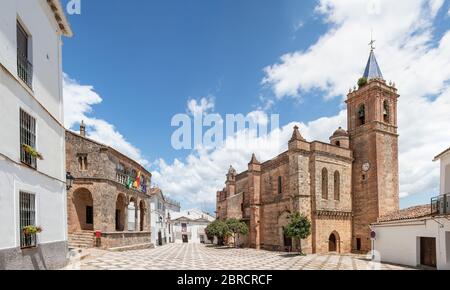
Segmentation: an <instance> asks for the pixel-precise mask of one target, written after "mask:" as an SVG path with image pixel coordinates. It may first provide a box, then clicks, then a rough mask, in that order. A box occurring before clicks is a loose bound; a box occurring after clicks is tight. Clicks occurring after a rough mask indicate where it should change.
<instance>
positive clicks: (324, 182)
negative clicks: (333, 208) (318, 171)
mask: <svg viewBox="0 0 450 290" xmlns="http://www.w3.org/2000/svg"><path fill="white" fill-rule="evenodd" d="M322 199H328V170H327V169H326V168H324V169H322Z"/></svg>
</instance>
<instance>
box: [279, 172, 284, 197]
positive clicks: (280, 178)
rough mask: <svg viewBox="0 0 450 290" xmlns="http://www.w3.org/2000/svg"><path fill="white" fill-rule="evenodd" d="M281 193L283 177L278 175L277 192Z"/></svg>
mask: <svg viewBox="0 0 450 290" xmlns="http://www.w3.org/2000/svg"><path fill="white" fill-rule="evenodd" d="M282 193H283V178H282V177H281V176H278V194H282Z"/></svg>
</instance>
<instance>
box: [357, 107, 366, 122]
mask: <svg viewBox="0 0 450 290" xmlns="http://www.w3.org/2000/svg"><path fill="white" fill-rule="evenodd" d="M358 120H359V125H360V126H362V125H364V124H366V106H365V105H361V106H360V107H359V110H358Z"/></svg>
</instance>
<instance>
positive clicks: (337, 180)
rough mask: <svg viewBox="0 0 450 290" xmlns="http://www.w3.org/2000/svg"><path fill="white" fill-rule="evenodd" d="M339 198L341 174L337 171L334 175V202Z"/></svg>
mask: <svg viewBox="0 0 450 290" xmlns="http://www.w3.org/2000/svg"><path fill="white" fill-rule="evenodd" d="M340 198H341V174H340V173H339V171H336V172H335V173H334V200H340Z"/></svg>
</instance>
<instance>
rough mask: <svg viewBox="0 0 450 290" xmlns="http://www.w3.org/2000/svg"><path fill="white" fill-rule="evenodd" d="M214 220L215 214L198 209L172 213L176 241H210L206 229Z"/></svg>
mask: <svg viewBox="0 0 450 290" xmlns="http://www.w3.org/2000/svg"><path fill="white" fill-rule="evenodd" d="M214 220H215V218H214V217H213V216H211V215H209V214H208V213H204V212H202V211H200V210H197V209H192V210H187V211H181V212H173V213H171V219H170V224H171V228H172V229H173V230H172V232H173V234H174V237H175V239H174V243H177V244H181V243H184V244H188V243H190V244H206V243H209V242H210V241H208V238H207V236H206V233H205V229H206V227H207V226H208V225H209V224H210V223H211V222H213V221H214Z"/></svg>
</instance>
